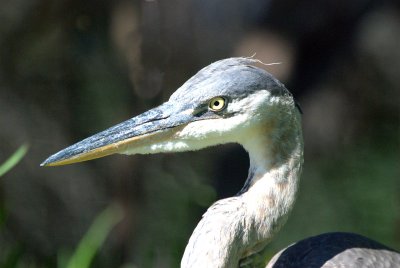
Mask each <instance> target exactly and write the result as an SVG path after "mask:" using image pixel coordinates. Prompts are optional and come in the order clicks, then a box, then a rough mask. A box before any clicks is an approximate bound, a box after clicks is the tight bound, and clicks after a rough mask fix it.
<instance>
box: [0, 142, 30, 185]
mask: <svg viewBox="0 0 400 268" xmlns="http://www.w3.org/2000/svg"><path fill="white" fill-rule="evenodd" d="M28 148H29V146H28V145H27V144H23V145H21V147H19V148H18V150H17V151H15V153H14V154H13V155H12V156H10V158H8V159H7V160H6V161H5V162H4V163H3V164H2V165H1V166H0V177H1V176H3V175H4V174H6V173H7V172H8V171H9V170H10V169H12V168H13V167H14V166H15V165H16V164H18V162H20V161H21V159H22V158H23V157H24V156H25V154H26V153H27V152H28Z"/></svg>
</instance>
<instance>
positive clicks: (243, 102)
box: [42, 58, 296, 166]
mask: <svg viewBox="0 0 400 268" xmlns="http://www.w3.org/2000/svg"><path fill="white" fill-rule="evenodd" d="M255 62H258V61H257V60H255V59H252V58H229V59H224V60H220V61H217V62H215V63H213V64H211V65H209V66H207V67H205V68H203V69H202V70H200V71H199V72H198V73H197V74H196V75H194V76H193V77H192V78H190V79H189V80H188V81H187V82H186V83H184V84H183V85H182V86H181V87H180V88H179V89H178V90H177V91H176V92H175V93H173V94H172V95H171V97H170V99H169V100H168V101H167V102H165V103H164V104H162V105H160V106H158V107H156V108H154V109H151V110H149V111H147V112H145V113H143V114H141V115H138V116H136V117H134V118H131V119H129V120H127V121H125V122H122V123H120V124H118V125H115V126H113V127H111V128H109V129H107V130H104V131H102V132H100V133H98V134H95V135H93V136H91V137H89V138H86V139H84V140H82V141H80V142H78V143H76V144H74V145H71V146H70V147H68V148H66V149H64V150H61V151H60V152H58V153H56V154H54V155H52V156H50V157H49V158H48V159H46V160H45V161H44V162H43V163H42V166H57V165H64V164H71V163H76V162H81V161H86V160H91V159H95V158H99V157H103V156H106V155H110V154H114V153H121V154H148V153H159V152H176V151H188V150H197V149H201V148H204V147H208V146H212V145H217V144H221V143H229V142H239V143H242V142H243V140H245V139H246V138H248V135H249V133H251V131H252V130H253V129H254V128H257V126H261V125H262V126H265V125H273V124H274V122H275V121H276V119H277V117H278V114H284V113H287V111H291V110H293V109H296V108H295V104H294V101H293V98H292V96H291V94H290V93H289V91H288V90H287V89H286V88H285V87H284V86H283V85H282V84H281V83H280V82H279V81H278V80H277V79H275V78H274V77H273V76H272V75H270V74H269V73H268V72H266V71H264V70H262V69H260V68H257V67H254V66H253V64H254V63H255Z"/></svg>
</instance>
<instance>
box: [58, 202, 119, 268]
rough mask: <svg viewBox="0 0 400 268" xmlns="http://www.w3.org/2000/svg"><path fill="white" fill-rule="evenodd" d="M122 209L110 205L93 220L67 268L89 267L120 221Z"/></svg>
mask: <svg viewBox="0 0 400 268" xmlns="http://www.w3.org/2000/svg"><path fill="white" fill-rule="evenodd" d="M122 217H123V212H122V209H121V208H120V207H118V206H116V205H112V206H110V207H108V208H107V209H105V210H104V211H103V212H102V213H100V214H99V215H98V216H97V217H96V219H95V220H94V222H93V224H92V226H91V227H90V228H89V230H88V231H87V233H86V234H85V236H84V237H83V238H82V239H81V241H80V242H79V245H78V247H77V248H76V250H75V252H74V253H73V255H72V256H71V258H70V259H69V262H68V264H67V266H66V267H67V268H87V267H90V263H91V262H92V260H93V258H94V256H95V254H96V252H98V251H99V249H100V247H101V245H102V244H103V243H104V241H105V239H106V238H107V235H108V234H109V233H110V231H111V230H112V228H113V227H114V226H115V225H116V224H117V223H118V222H120V221H121V220H122Z"/></svg>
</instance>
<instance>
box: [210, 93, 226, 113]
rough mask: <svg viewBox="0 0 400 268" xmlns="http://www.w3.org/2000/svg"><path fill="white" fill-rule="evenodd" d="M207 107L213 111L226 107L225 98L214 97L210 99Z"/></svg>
mask: <svg viewBox="0 0 400 268" xmlns="http://www.w3.org/2000/svg"><path fill="white" fill-rule="evenodd" d="M208 107H209V108H210V110H211V111H213V112H219V111H221V110H222V109H224V108H225V107H226V100H225V99H224V98H222V97H215V98H213V99H212V100H211V101H210V103H209V104H208Z"/></svg>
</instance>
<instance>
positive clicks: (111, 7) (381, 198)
mask: <svg viewBox="0 0 400 268" xmlns="http://www.w3.org/2000/svg"><path fill="white" fill-rule="evenodd" d="M254 53H256V58H259V59H260V60H262V61H264V62H266V63H269V62H282V64H280V65H274V66H269V67H267V70H268V71H269V72H271V73H273V74H274V75H276V76H277V77H278V78H279V79H280V80H282V82H284V83H285V84H286V85H287V87H288V88H289V90H291V91H292V92H293V94H294V95H295V97H296V98H297V100H298V102H299V103H300V105H301V106H302V109H303V112H304V114H303V123H304V124H303V125H304V136H305V150H306V151H305V167H304V172H303V176H302V182H301V190H300V193H299V197H298V201H297V203H296V205H295V208H294V210H293V213H292V214H291V216H290V218H289V220H288V223H287V224H286V225H285V227H284V228H283V229H282V230H281V232H280V233H279V234H278V235H277V236H276V237H275V239H274V241H273V243H271V245H270V246H269V247H270V249H271V254H273V253H274V252H276V251H277V250H278V249H279V248H282V247H284V246H286V245H288V244H290V243H292V242H294V241H297V240H299V239H302V238H304V237H307V236H310V235H314V234H319V233H322V232H329V231H350V232H356V233H360V234H363V235H366V236H368V237H371V238H373V239H376V240H378V241H381V242H383V243H385V244H387V245H389V246H391V247H394V248H396V249H398V250H399V249H400V194H399V193H400V146H399V142H400V119H399V118H400V5H399V2H398V1H384V0H381V1H379V0H356V1H345V0H339V1H338V0H325V1H324V0H306V1H294V0H270V1H261V0H249V1H239V0H230V1H227V0H217V1H215V0H171V1H157V0H148V1H134V0H118V1H105V0H100V1H94V0H92V1H78V0H60V1H48V0H13V1H11V0H2V1H1V2H0V162H3V161H5V160H6V159H7V157H8V156H9V155H11V154H12V153H13V152H14V151H15V150H16V149H17V148H18V147H19V146H20V145H21V144H23V143H28V144H29V145H30V149H29V152H28V154H27V155H26V157H25V158H24V159H23V161H22V162H21V163H19V165H18V166H16V167H15V168H14V169H13V170H11V171H10V172H9V173H8V174H7V175H5V176H4V177H2V178H0V212H1V213H0V265H1V266H2V267H56V266H57V262H58V258H59V256H60V254H61V253H60V252H71V251H73V250H74V249H75V248H76V246H77V244H78V242H79V241H80V240H81V238H82V237H83V236H84V234H85V233H86V232H87V230H88V228H89V226H90V225H91V224H92V222H93V220H94V218H95V217H96V215H98V214H99V213H100V212H101V211H103V210H104V209H105V208H106V207H108V206H109V204H112V203H117V204H119V205H120V206H121V207H122V208H123V211H124V215H125V216H124V220H123V221H122V222H121V223H119V224H118V225H117V226H116V227H115V228H114V229H113V231H112V232H111V233H110V234H109V235H108V239H107V240H106V242H105V243H104V245H103V247H102V249H101V250H100V252H98V254H97V255H96V258H95V260H94V263H93V267H125V268H126V267H177V266H178V265H179V262H180V258H181V256H182V254H183V250H184V247H185V245H186V242H187V240H188V238H189V236H190V234H191V232H192V230H193V229H194V227H195V225H196V223H197V222H198V221H199V219H200V217H201V215H202V213H204V212H205V210H206V209H207V207H208V206H210V205H211V204H212V203H213V202H214V201H215V200H217V199H219V198H223V197H227V196H232V195H234V194H235V193H236V192H238V191H239V190H240V188H241V186H242V185H243V183H244V180H245V178H246V175H247V168H248V159H247V154H246V153H245V151H244V150H243V149H242V148H241V147H240V146H238V145H226V146H219V147H215V148H210V149H205V150H202V151H200V152H188V153H180V154H164V155H147V156H129V157H127V156H118V155H117V156H111V157H107V158H104V159H99V160H95V161H91V162H87V163H82V164H76V165H71V166H65V167H57V168H41V167H39V164H40V163H41V162H42V161H43V160H44V159H45V158H47V157H48V156H49V155H50V154H53V153H55V152H56V151H58V150H60V149H62V148H64V147H66V146H68V145H70V144H72V143H74V142H76V141H79V140H81V139H83V138H85V137H87V136H89V135H91V134H94V133H96V132H98V131H101V130H103V129H105V128H107V127H109V126H112V125H114V124H116V123H119V122H121V121H123V120H125V119H128V118H130V117H133V116H134V115H136V114H139V113H141V112H143V111H145V110H146V109H149V108H151V107H153V106H155V105H158V104H160V103H161V102H163V101H165V100H167V99H168V98H169V95H170V94H171V93H172V92H173V91H175V90H176V89H177V88H178V87H179V86H180V85H181V84H182V83H183V82H184V81H185V80H187V79H188V78H189V77H190V76H192V75H193V74H195V72H196V71H197V70H199V69H200V68H202V67H204V66H206V65H208V64H209V63H211V62H213V61H216V60H219V59H222V58H226V57H231V56H251V55H253V54H254Z"/></svg>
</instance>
